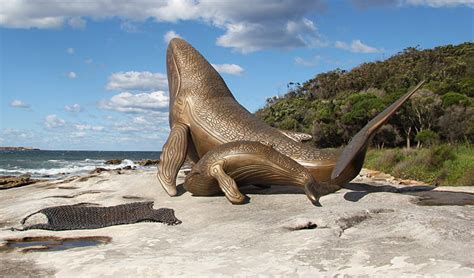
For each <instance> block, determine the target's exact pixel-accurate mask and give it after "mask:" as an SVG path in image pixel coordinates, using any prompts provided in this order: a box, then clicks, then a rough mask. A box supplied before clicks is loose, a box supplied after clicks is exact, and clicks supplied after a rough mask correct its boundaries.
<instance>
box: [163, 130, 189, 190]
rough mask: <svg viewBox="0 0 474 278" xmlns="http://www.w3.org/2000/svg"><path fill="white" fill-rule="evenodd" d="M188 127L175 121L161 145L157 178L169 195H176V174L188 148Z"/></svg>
mask: <svg viewBox="0 0 474 278" xmlns="http://www.w3.org/2000/svg"><path fill="white" fill-rule="evenodd" d="M188 137H189V127H188V126H187V125H185V124H182V123H175V124H173V127H172V128H171V132H170V135H169V137H168V140H166V143H165V145H164V146H163V152H162V153H161V156H160V164H158V175H157V176H158V180H159V181H160V183H161V186H163V189H165V191H166V193H168V195H170V196H176V194H177V190H176V176H177V175H178V171H179V169H180V168H181V166H183V163H184V160H185V159H186V154H187V149H188Z"/></svg>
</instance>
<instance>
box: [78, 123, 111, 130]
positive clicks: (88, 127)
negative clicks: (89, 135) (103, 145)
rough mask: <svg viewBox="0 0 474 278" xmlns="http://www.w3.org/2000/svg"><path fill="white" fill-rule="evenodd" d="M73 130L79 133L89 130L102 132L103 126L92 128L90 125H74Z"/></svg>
mask: <svg viewBox="0 0 474 278" xmlns="http://www.w3.org/2000/svg"><path fill="white" fill-rule="evenodd" d="M74 128H75V129H77V130H79V131H85V130H91V131H103V130H104V127H103V126H92V125H85V124H75V125H74Z"/></svg>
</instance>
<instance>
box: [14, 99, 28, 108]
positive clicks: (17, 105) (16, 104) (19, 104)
mask: <svg viewBox="0 0 474 278" xmlns="http://www.w3.org/2000/svg"><path fill="white" fill-rule="evenodd" d="M10 106H11V107H14V108H30V105H29V104H27V103H25V102H23V101H21V100H18V99H15V100H13V101H12V102H11V103H10Z"/></svg>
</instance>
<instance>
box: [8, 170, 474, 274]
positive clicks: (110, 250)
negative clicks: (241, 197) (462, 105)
mask: <svg viewBox="0 0 474 278" xmlns="http://www.w3.org/2000/svg"><path fill="white" fill-rule="evenodd" d="M182 176H183V175H180V178H179V181H181V182H182ZM347 188H348V189H342V190H340V191H339V192H337V193H334V194H331V195H328V196H325V197H323V198H321V203H322V205H323V206H322V207H314V206H312V205H311V203H310V202H309V201H308V199H307V198H306V196H305V195H304V194H303V192H301V191H300V190H298V189H296V188H290V187H278V186H273V187H271V188H269V189H260V188H256V187H253V186H248V187H244V188H242V192H243V193H246V194H248V196H249V197H250V198H251V200H250V203H248V204H245V205H240V206H234V205H231V204H230V203H229V202H228V201H227V200H226V199H225V198H224V197H223V196H215V197H193V196H191V195H190V194H189V193H188V192H184V193H183V194H182V195H181V196H178V197H173V198H171V197H168V196H167V195H166V193H165V192H164V190H163V189H162V188H161V186H160V185H159V184H158V181H157V179H156V177H155V173H153V172H143V171H122V174H117V172H115V171H110V172H102V173H100V174H98V175H94V176H92V177H90V178H77V179H74V180H69V181H66V182H55V183H54V182H40V183H36V184H32V185H28V186H24V187H20V188H12V189H8V190H3V191H1V192H0V245H2V246H3V247H2V248H0V269H1V276H4V277H15V276H18V277H27V276H33V277H38V276H58V277H124V276H127V277H130V276H132V277H137V276H139V277H160V276H163V277H170V276H172V277H176V276H183V277H196V276H197V277H202V276H218V277H221V276H224V277H234V276H237V277H246V276H255V277H256V276H257V275H263V277H268V276H279V277H315V275H319V276H335V275H350V276H361V275H371V276H372V275H378V276H379V277H386V276H389V277H399V276H401V275H404V276H410V275H428V276H430V275H439V274H444V275H447V277H451V276H453V277H472V275H474V274H473V273H474V259H473V256H472V250H473V247H474V229H473V228H474V224H473V223H474V207H473V206H472V204H473V203H474V187H455V188H454V187H441V188H434V189H433V188H430V187H426V186H423V185H419V184H416V185H401V184H398V183H390V182H387V181H374V180H371V179H370V178H367V177H366V176H364V175H361V176H360V177H359V178H358V179H356V180H355V181H354V182H353V183H351V184H349V185H348V186H347ZM147 200H153V201H155V208H159V207H167V208H172V209H174V210H175V213H176V216H177V217H178V218H179V219H180V220H182V224H180V225H177V226H167V225H164V224H161V223H138V224H130V225H121V226H112V227H107V228H102V229H95V230H74V231H46V230H28V231H12V230H10V229H9V228H11V227H20V226H21V225H20V220H21V219H22V218H23V217H25V216H26V215H28V214H30V213H32V212H35V211H37V210H39V209H42V208H45V207H50V206H58V205H67V204H77V203H83V202H87V203H96V204H100V205H104V206H111V205H118V204H124V203H129V202H137V201H147ZM427 200H428V201H430V202H428V203H426V201H427ZM424 201H425V202H424ZM423 202H424V203H423ZM440 204H441V205H440ZM36 221H44V219H43V220H41V219H37V220H36ZM26 237H56V238H58V240H59V241H61V240H62V239H65V238H69V239H70V240H74V239H77V238H78V237H101V238H106V239H110V241H109V240H105V241H104V242H103V243H102V244H99V245H94V244H89V243H90V242H86V241H82V242H81V241H79V243H75V244H73V243H69V245H68V246H65V247H64V248H56V249H52V250H50V251H40V250H37V251H30V252H25V251H26V249H25V248H23V249H22V248H9V246H10V247H11V245H12V243H11V242H13V241H15V240H16V241H21V240H22V239H24V238H26ZM9 240H10V241H9ZM8 242H10V244H7V243H8ZM67 247H69V248H67ZM70 247H74V248H70ZM443 277H446V276H443Z"/></svg>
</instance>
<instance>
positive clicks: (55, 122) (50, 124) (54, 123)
mask: <svg viewBox="0 0 474 278" xmlns="http://www.w3.org/2000/svg"><path fill="white" fill-rule="evenodd" d="M44 125H45V126H46V127H47V128H57V127H63V126H65V125H66V121H65V120H63V119H61V118H59V117H58V116H57V115H54V114H53V115H48V116H46V118H45V119H44Z"/></svg>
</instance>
